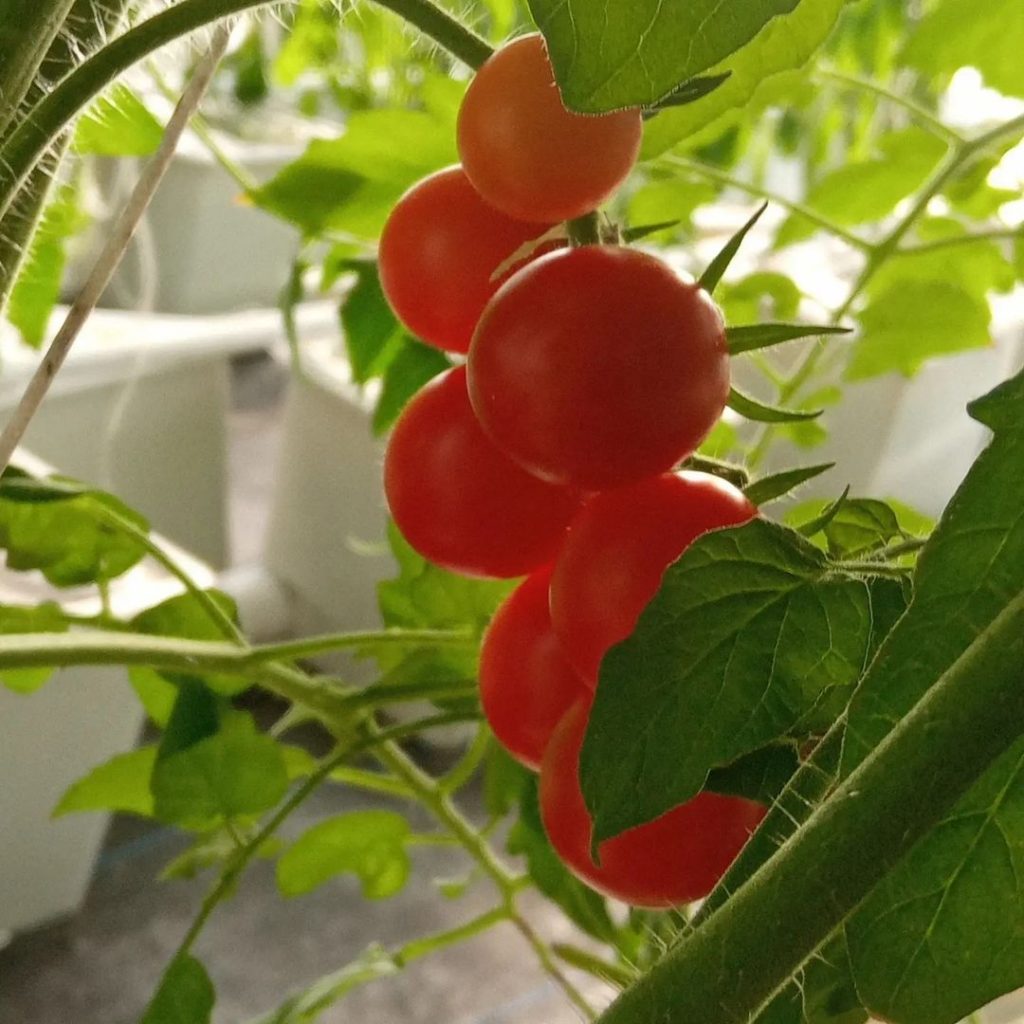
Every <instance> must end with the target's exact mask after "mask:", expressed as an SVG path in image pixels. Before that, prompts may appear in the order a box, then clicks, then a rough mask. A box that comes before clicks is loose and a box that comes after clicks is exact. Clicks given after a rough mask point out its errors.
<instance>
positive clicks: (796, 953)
mask: <svg viewBox="0 0 1024 1024" xmlns="http://www.w3.org/2000/svg"><path fill="white" fill-rule="evenodd" d="M1022 665H1024V592H1020V593H1018V595H1017V596H1016V597H1015V598H1014V599H1013V600H1012V601H1011V602H1010V603H1009V604H1008V605H1007V606H1006V607H1005V608H1004V609H1003V611H1002V612H1001V613H1000V614H999V616H997V618H996V619H995V620H994V621H993V622H992V623H991V625H990V626H989V627H988V628H987V629H986V630H985V631H984V632H983V633H981V634H980V635H979V636H978V638H977V639H976V640H975V642H974V643H973V644H971V646H970V647H969V648H968V649H967V650H966V651H965V652H964V654H963V655H961V657H960V658H959V659H958V660H957V661H956V662H955V663H954V664H953V665H952V666H951V667H950V669H949V670H948V671H946V672H945V673H944V674H943V675H942V677H941V678H940V679H939V680H938V681H937V682H936V683H935V684H934V685H933V686H932V687H931V688H930V689H929V690H928V691H927V693H926V694H925V696H924V697H923V698H922V699H921V700H920V701H919V702H918V703H917V704H916V705H915V707H914V708H913V710H912V711H911V712H910V713H909V714H908V715H906V716H905V717H904V718H903V719H902V720H901V721H900V722H899V723H898V724H897V725H896V726H895V727H894V729H893V730H892V731H891V732H890V733H889V735H888V736H887V737H886V738H885V739H884V740H883V741H882V742H881V743H880V744H879V745H878V746H877V747H876V748H875V749H874V750H873V751H872V752H871V754H870V755H869V756H868V757H867V758H866V759H865V760H864V761H863V762H862V763H861V765H860V766H859V767H858V768H857V769H856V770H855V771H854V772H853V773H852V774H851V775H850V776H849V777H848V778H847V779H846V780H845V781H844V782H842V783H841V784H840V785H839V786H838V787H837V788H836V789H835V790H834V792H833V793H832V794H831V795H830V796H829V797H828V799H826V800H825V801H824V803H822V804H821V805H820V806H819V807H818V808H817V809H816V810H815V811H814V813H813V814H812V815H811V816H810V818H809V819H808V820H807V821H806V823H805V824H804V825H803V827H802V828H800V830H799V831H798V832H796V833H795V834H793V835H792V836H791V837H790V839H789V840H788V842H786V844H785V845H784V846H783V847H782V848H781V849H780V850H779V851H778V853H777V854H776V855H775V856H773V857H772V858H771V859H770V860H769V861H768V862H767V863H766V864H764V866H763V867H761V868H760V870H758V871H757V872H756V873H755V874H754V876H753V877H752V878H751V879H750V880H749V881H748V882H747V883H746V884H745V885H743V886H742V887H741V888H740V889H739V890H738V891H737V892H735V893H734V894H733V895H732V897H731V898H730V899H729V900H728V902H726V903H725V904H723V905H722V906H721V907H720V908H719V909H718V910H717V911H715V912H713V913H712V914H711V916H710V917H708V918H707V920H706V921H705V922H704V924H703V925H702V926H701V927H700V928H699V929H698V930H697V931H696V932H695V933H694V934H693V936H692V937H691V938H690V939H689V940H688V941H686V942H684V943H683V944H682V945H680V946H679V947H677V948H676V949H674V950H673V951H671V952H670V953H669V954H668V955H667V956H666V957H665V958H664V959H663V960H662V961H661V962H660V963H659V964H657V965H656V966H655V967H654V969H653V970H652V971H651V972H650V973H649V974H647V975H646V976H644V977H643V978H642V979H641V980H640V981H638V982H637V984H636V985H635V986H634V987H633V988H631V989H629V990H627V991H626V992H625V993H623V995H622V996H620V998H619V999H618V1000H617V1001H616V1002H615V1003H614V1004H613V1005H612V1007H611V1008H610V1009H609V1010H608V1011H607V1012H606V1013H605V1014H604V1015H603V1016H602V1018H601V1021H602V1022H603V1024H637V1022H639V1021H653V1020H657V1021H659V1022H660V1024H684V1022H685V1024H690V1022H692V1021H696V1020H699V1021H701V1024H736V1022H740V1021H747V1020H750V1019H751V1018H752V1017H754V1016H755V1015H756V1013H757V1011H758V1010H759V1009H760V1008H761V1007H762V1006H763V1005H764V1004H765V1002H766V1001H767V1000H769V999H770V998H771V997H772V995H773V994H774V993H775V992H776V991H777V990H778V989H779V988H780V987H781V986H782V985H784V984H785V983H786V982H787V981H788V980H789V979H790V978H791V977H792V976H793V974H794V973H795V972H796V971H797V970H798V969H799V967H800V965H801V964H802V963H803V962H804V961H805V960H806V959H807V958H808V957H809V956H811V955H812V954H813V952H814V951H815V949H817V948H818V946H819V945H820V944H821V943H822V942H824V941H825V939H826V938H827V937H828V936H829V935H830V934H831V933H832V932H833V931H834V930H835V928H836V927H838V926H839V925H840V924H841V923H842V922H843V921H844V920H845V919H846V918H847V916H848V915H849V914H850V913H851V912H852V911H853V910H854V909H855V908H856V907H857V906H858V905H859V904H860V902H861V901H862V900H863V899H864V898H865V897H866V896H867V895H868V894H869V893H870V892H871V890H872V889H873V888H874V887H875V885H877V884H878V882H879V881H881V879H882V878H884V877H885V875H886V874H888V872H889V871H891V870H892V869H893V868H894V867H895V866H896V864H897V863H899V861H900V860H901V858H902V857H903V856H904V855H905V854H906V853H907V852H908V851H909V850H910V849H911V847H913V846H914V845H915V843H916V842H917V841H918V840H919V839H921V838H922V837H923V836H924V835H925V834H926V833H927V832H928V831H930V830H931V829H932V828H934V827H935V826H936V825H937V824H939V822H940V821H941V820H942V819H943V818H944V816H945V815H947V814H948V813H949V812H950V810H951V809H952V808H953V806H954V805H955V804H956V802H957V801H958V800H959V798H960V797H961V796H962V795H963V794H964V793H965V792H966V791H967V790H968V789H969V788H970V787H971V786H972V785H973V784H974V783H975V782H976V781H977V780H978V778H980V776H981V775H982V774H983V773H984V772H985V771H986V769H987V768H988V767H989V766H990V765H991V764H992V763H993V761H995V760H996V759H997V758H998V757H999V756H1000V755H1001V754H1002V753H1003V752H1004V751H1006V750H1007V749H1008V748H1009V747H1010V745H1011V744H1012V743H1013V742H1014V741H1015V740H1017V739H1018V738H1019V737H1020V735H1021V733H1022V732H1024V686H1022V685H1021V684H1022V682H1024V678H1022V676H1024V669H1022ZM967 736H969V737H971V742H970V743H965V742H964V737H967ZM780 921H784V922H785V923H786V924H785V928H783V929H780V928H779V922H780Z"/></svg>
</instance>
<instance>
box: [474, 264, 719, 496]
mask: <svg viewBox="0 0 1024 1024" xmlns="http://www.w3.org/2000/svg"><path fill="white" fill-rule="evenodd" d="M469 391H470V397H471V399H472V402H473V408H474V410H475V411H476V414H477V417H478V418H479V420H480V423H481V425H482V426H483V428H484V430H485V431H487V433H488V434H489V435H490V437H491V439H492V440H493V441H494V442H495V444H497V445H498V446H499V447H500V448H502V449H503V450H504V451H506V452H508V454H509V455H511V456H512V458H514V459H515V460H516V461H517V462H518V463H520V465H522V466H523V467H524V468H526V469H528V470H530V472H533V473H536V474H537V475H538V476H543V477H545V478H546V479H549V480H554V481H558V482H561V483H569V484H574V485H577V486H579V487H583V488H585V489H589V490H604V489H606V488H609V487H617V486H620V485H622V484H625V483H630V482H632V481H634V480H640V479H642V478H644V477H647V476H651V475H653V474H655V473H661V472H664V471H665V470H668V469H671V468H672V466H674V465H676V463H678V462H679V461H680V460H681V459H683V458H685V457H686V456H687V455H689V454H690V453H691V452H693V450H694V449H695V448H696V447H697V445H699V444H700V442H701V441H702V440H703V439H704V437H705V436H706V434H707V433H708V431H709V430H711V428H712V427H713V426H714V424H715V421H716V420H717V419H718V417H719V416H720V415H721V413H722V409H723V408H724V406H725V400H726V398H727V397H728V394H729V358H728V351H727V349H726V343H725V328H724V326H723V323H722V318H721V314H720V313H719V311H718V307H717V306H715V304H714V303H713V302H712V301H711V299H710V298H708V296H707V293H706V292H705V291H703V289H701V288H698V287H697V286H696V285H694V284H690V283H688V282H686V281H684V280H682V279H681V278H680V277H679V276H678V275H677V274H676V273H675V272H674V271H673V270H672V269H671V268H670V267H669V266H667V265H666V264H665V263H663V262H662V261H661V260H659V259H656V258H655V257H653V256H649V255H647V254H646V253H643V252H640V251H638V250H636V249H626V248H621V247H618V246H585V247H583V248H578V249H568V250H562V251H560V252H554V253H548V254H547V255H545V256H542V257H541V258H540V259H538V260H536V261H534V262H533V263H530V264H528V265H527V266H525V267H523V268H522V269H521V270H519V271H518V272H517V273H516V274H514V275H513V276H512V277H511V278H510V279H509V280H508V281H506V282H505V284H504V285H503V286H502V287H501V289H500V290H499V291H498V293H497V294H496V295H495V296H494V298H493V299H491V301H490V302H489V303H488V304H487V307H486V309H485V310H484V314H483V317H482V318H481V320H480V324H479V326H478V327H477V329H476V333H475V334H474V336H473V344H472V345H471V347H470V350H469Z"/></svg>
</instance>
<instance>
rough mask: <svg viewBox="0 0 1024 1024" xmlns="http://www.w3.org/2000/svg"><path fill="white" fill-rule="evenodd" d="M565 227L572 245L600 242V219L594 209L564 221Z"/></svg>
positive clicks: (598, 243) (597, 243) (596, 243)
mask: <svg viewBox="0 0 1024 1024" xmlns="http://www.w3.org/2000/svg"><path fill="white" fill-rule="evenodd" d="M565 228H566V231H567V233H568V235H569V244H570V245H572V246H574V247H575V246H581V245H600V244H601V220H600V217H599V215H598V213H597V211H596V210H595V211H592V212H591V213H585V214H583V216H582V217H576V218H575V219H573V220H569V221H566V222H565Z"/></svg>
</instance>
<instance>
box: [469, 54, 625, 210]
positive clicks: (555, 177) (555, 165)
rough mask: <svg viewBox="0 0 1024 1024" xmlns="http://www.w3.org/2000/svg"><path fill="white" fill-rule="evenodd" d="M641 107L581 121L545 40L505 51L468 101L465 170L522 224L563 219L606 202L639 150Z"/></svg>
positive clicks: (486, 68) (479, 77) (473, 86)
mask: <svg viewBox="0 0 1024 1024" xmlns="http://www.w3.org/2000/svg"><path fill="white" fill-rule="evenodd" d="M642 131H643V122H642V120H641V117H640V111H639V110H637V109H630V110H619V111H615V112H614V113H610V114H599V115H596V116H595V115H581V114H573V113H570V112H569V111H568V110H566V109H565V106H564V105H563V103H562V98H561V94H560V93H559V91H558V87H557V86H556V85H555V77H554V72H553V71H552V70H551V63H550V61H549V60H548V54H547V49H546V47H545V45H544V40H543V38H542V37H541V36H539V35H537V34H534V35H528V36H523V37H521V38H519V39H515V40H513V41H512V42H510V43H508V44H506V45H505V46H503V47H502V48H501V49H500V50H498V51H497V53H495V54H494V55H493V56H492V57H491V58H490V59H489V60H488V61H487V62H486V63H485V64H484V65H483V67H481V68H480V70H479V71H478V72H477V73H476V76H475V77H474V78H473V81H472V82H470V85H469V89H468V90H467V92H466V95H465V97H464V99H463V101H462V107H461V109H460V110H459V120H458V128H457V132H458V146H459V155H460V158H461V160H462V165H463V167H465V169H466V174H468V175H469V180H470V181H471V182H473V186H474V187H475V188H476V190H477V191H478V192H479V193H480V195H482V196H483V197H484V199H486V200H487V201H488V202H489V203H492V204H493V205H494V206H496V207H498V209H499V210H504V212H505V213H507V214H508V215H509V216H510V217H516V218H518V219H519V220H534V221H551V222H555V221H560V220H569V219H571V218H573V217H579V216H581V215H582V214H584V213H588V212H589V211H590V210H593V209H595V208H596V207H597V206H599V205H600V204H601V203H603V202H604V201H605V200H606V199H607V198H608V197H609V196H610V195H611V194H612V193H613V192H614V191H615V190H616V189H617V188H618V187H619V186H620V185H621V184H622V182H623V181H625V179H626V177H627V176H628V175H629V172H630V171H631V170H632V169H633V165H634V164H635V163H636V159H637V155H638V154H639V152H640V137H641V134H642Z"/></svg>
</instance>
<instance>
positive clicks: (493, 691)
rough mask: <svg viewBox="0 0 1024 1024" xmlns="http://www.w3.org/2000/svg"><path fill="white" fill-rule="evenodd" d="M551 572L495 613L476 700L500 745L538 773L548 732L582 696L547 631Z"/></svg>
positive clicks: (543, 573)
mask: <svg viewBox="0 0 1024 1024" xmlns="http://www.w3.org/2000/svg"><path fill="white" fill-rule="evenodd" d="M550 582H551V567H550V566H548V567H546V568H544V569H539V570H537V572H535V573H534V574H533V575H532V576H530V577H529V579H527V580H526V581H525V582H523V583H521V584H520V585H519V587H518V588H516V590H514V591H513V592H512V594H510V595H509V597H508V598H507V599H506V601H505V603H504V604H502V606H501V607H500V608H499V609H498V611H497V612H496V613H495V616H494V619H493V620H492V622H491V625H490V628H489V629H488V630H487V634H486V635H485V637H484V642H483V647H482V648H481V650H480V701H481V703H482V704H483V709H484V714H485V715H486V716H487V721H488V722H489V723H490V726H491V729H492V730H493V731H494V735H495V736H496V737H497V738H498V741H499V742H500V743H501V745H502V746H503V747H504V748H505V749H506V750H507V751H508V752H509V753H510V754H511V755H512V756H513V757H514V758H516V759H517V760H518V761H521V762H522V763H523V764H525V765H526V766H527V768H534V769H536V768H539V767H540V762H541V758H543V756H544V748H545V747H546V746H547V744H548V740H549V739H550V738H551V733H552V732H553V731H554V728H555V726H556V725H558V723H559V721H560V720H561V718H562V717H563V716H564V715H565V712H566V711H568V710H569V708H570V707H571V706H572V704H573V702H574V701H576V700H577V699H579V698H580V697H582V696H583V695H584V694H585V693H586V692H587V689H586V686H585V684H584V682H583V680H582V679H581V678H580V677H579V676H578V675H577V673H576V671H575V670H574V669H573V667H572V665H570V664H569V662H568V661H567V660H566V657H565V654H564V653H563V651H562V649H561V647H560V646H559V643H558V640H557V638H556V637H555V633H554V630H553V629H552V628H551V614H550V613H549V611H548V584H549V583H550Z"/></svg>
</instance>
